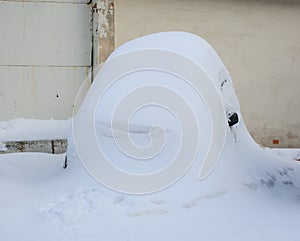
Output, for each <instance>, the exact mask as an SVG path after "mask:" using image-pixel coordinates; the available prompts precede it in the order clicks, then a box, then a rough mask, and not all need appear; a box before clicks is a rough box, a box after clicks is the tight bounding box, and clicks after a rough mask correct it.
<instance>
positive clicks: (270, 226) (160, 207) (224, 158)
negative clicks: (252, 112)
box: [0, 33, 300, 241]
mask: <svg viewBox="0 0 300 241" xmlns="http://www.w3.org/2000/svg"><path fill="white" fill-rule="evenodd" d="M169 35H171V36H169ZM174 36H175V37H174ZM176 36H177V37H178V39H179V40H180V41H179V42H180V44H178V46H189V48H187V49H182V51H183V52H184V51H188V52H190V53H189V54H190V55H194V57H195V58H196V59H197V58H200V59H198V60H197V61H198V62H199V63H201V61H203V63H202V65H201V66H206V68H205V70H206V71H207V72H208V74H209V75H210V76H212V77H213V78H214V79H213V80H212V81H214V85H215V86H216V88H215V91H218V92H220V93H219V95H215V97H216V98H220V96H221V98H223V100H222V101H223V102H224V103H223V104H224V106H223V105H222V108H224V109H222V110H221V111H222V113H221V115H220V116H221V118H223V119H224V118H225V113H226V114H228V113H232V111H234V112H236V113H238V114H239V117H240V120H239V122H238V124H237V125H235V126H233V127H229V126H228V125H227V123H226V119H224V123H221V124H224V126H221V127H224V129H220V130H221V131H222V130H225V131H226V135H225V139H224V148H222V152H221V155H220V158H219V162H218V165H216V167H215V168H214V169H213V171H212V172H211V174H210V175H209V176H208V177H207V178H206V179H204V180H199V178H198V177H199V170H200V169H201V167H202V162H201V160H200V158H199V157H202V156H203V153H197V156H196V158H195V161H194V162H193V164H192V165H191V167H190V168H189V169H188V170H187V172H186V173H185V175H183V177H182V178H180V179H179V180H178V181H177V182H175V183H174V184H173V185H171V186H169V187H168V188H165V189H163V190H160V191H158V192H152V193H150V194H146V195H130V194H124V193H121V192H116V191H113V190H111V189H108V188H107V187H105V186H103V185H101V184H99V183H98V182H96V180H95V179H94V178H93V177H92V176H90V175H89V174H88V172H87V171H86V170H85V168H84V167H83V165H82V163H81V161H80V159H79V157H78V154H77V153H78V149H76V148H75V145H74V142H75V144H76V141H78V140H76V139H73V135H70V137H69V138H68V153H67V156H68V164H69V165H68V167H67V168H66V169H64V168H63V165H64V160H65V159H64V157H65V155H64V154H62V155H51V154H40V153H18V154H3V155H0V190H1V194H0V213H1V216H0V240H1V241H2V240H3V241H21V240H22V241H23V240H30V241H38V240H44V241H60V240H61V241H71V240H72V241H73V240H76V241H154V240H157V241H165V240H172V241H173V240H174V241H199V240H207V241H219V240H222V241H253V240H255V241H282V240H286V241H299V240H300V161H296V160H298V159H299V158H300V149H270V148H263V147H260V146H259V145H258V144H257V143H255V142H254V141H253V139H252V138H251V137H250V135H249V133H248V131H247V129H246V127H245V125H244V122H243V119H242V116H241V113H240V110H239V104H238V100H237V97H236V95H235V93H234V89H233V86H232V82H231V79H230V76H229V74H228V73H227V70H226V68H225V67H224V66H223V64H222V62H220V60H219V59H218V57H217V55H216V53H214V52H213V50H212V49H211V48H210V47H209V46H208V45H207V43H205V42H204V41H203V40H201V39H200V40H199V38H198V37H196V36H191V35H190V34H186V33H166V34H162V36H157V35H153V36H151V37H150V38H149V39H148V40H149V41H148V44H149V45H150V46H148V48H149V49H150V50H151V49H152V50H153V48H151V47H153V46H151V45H152V44H153V40H155V39H156V38H157V37H159V38H158V39H156V40H155V41H157V43H158V45H159V46H160V44H162V45H163V43H162V42H161V41H160V40H161V37H162V38H164V37H167V38H169V37H171V39H172V41H171V42H172V43H173V44H174V42H176V41H175V40H176ZM151 38H153V39H151ZM182 39H183V40H184V41H186V42H185V44H183V43H182V41H181V40H182ZM191 39H192V40H193V41H192V42H190V40H191ZM155 41H154V42H155ZM169 42H170V41H167V42H165V43H167V44H166V46H163V47H162V48H168V47H169V44H168V43H169ZM140 44H143V43H142V42H141V43H140ZM175 45H176V44H175ZM193 45H195V46H196V47H195V49H194V48H192V47H193ZM132 46H136V45H135V44H132ZM127 47H128V46H127ZM129 47H130V44H129ZM142 47H143V46H142ZM198 47H199V48H200V50H203V51H202V52H201V51H200V53H203V54H204V56H202V57H201V54H200V55H199V54H198V53H196V51H194V50H197V48H198ZM125 49H126V46H125ZM121 50H122V49H121ZM152 50H151V51H152ZM121 52H122V51H121ZM146 52H147V51H146ZM148 52H149V51H148ZM194 52H195V53H194ZM154 53H155V54H157V50H154ZM164 53H165V52H164ZM168 54H170V52H167V56H168ZM177 54H178V53H177ZM172 56H175V57H178V56H177V55H174V54H173V55H172ZM199 56H200V57H199ZM207 56H208V57H209V58H207ZM131 57H132V56H131ZM133 57H134V56H133ZM201 58H202V59H201ZM182 59H184V60H186V59H185V58H182V56H181V58H179V60H182ZM148 60H149V59H147V61H148ZM189 61H190V60H189ZM170 62H171V61H170ZM215 63H217V64H215ZM161 64H162V65H164V61H162V62H161ZM126 66H127V62H126ZM150 67H151V66H150ZM175 67H176V65H175ZM188 67H189V66H188ZM218 68H219V69H218ZM120 69H121V68H120ZM113 70H114V71H115V70H116V69H113ZM147 71H148V70H147ZM147 71H145V73H144V74H145V75H144V76H143V78H136V79H137V80H143V81H144V80H145V79H147V78H146V77H147V76H148V74H149V76H150V75H153V76H155V77H156V78H151V80H150V81H154V80H155V81H156V82H157V83H156V84H157V85H158V84H159V83H158V80H159V78H162V79H163V81H164V85H165V86H168V85H169V86H170V89H171V87H172V88H177V89H176V91H183V92H182V96H185V97H186V98H185V101H186V102H190V104H191V105H190V106H192V107H193V105H194V106H195V107H196V108H195V109H197V110H198V112H199V113H197V111H195V115H197V114H198V119H199V120H200V124H203V125H204V126H203V127H202V129H201V130H202V132H201V134H205V133H206V134H207V133H208V132H205V131H206V129H210V128H212V127H215V126H211V124H210V123H212V122H211V119H209V118H211V117H210V116H209V115H208V114H207V113H208V111H209V109H208V108H206V106H205V105H204V104H203V103H202V102H203V99H201V98H198V99H197V97H199V95H198V96H197V93H195V91H194V90H189V91H187V92H186V93H185V94H184V91H186V90H187V88H188V87H189V85H186V84H185V83H182V79H179V78H177V77H176V76H174V75H172V76H167V75H166V74H162V73H161V72H162V71H161V69H159V71H157V73H150V72H149V71H148V72H147ZM215 72H216V73H215ZM112 74H115V72H113V73H112ZM139 74H140V73H137V75H132V76H129V77H130V78H132V81H135V80H136V79H135V78H134V77H140V75H139ZM127 77H128V76H127ZM203 78H204V77H203ZM218 78H219V79H218ZM204 79H205V78H204ZM205 80H209V81H210V79H207V78H206V79H205ZM220 80H221V81H220ZM97 81H99V79H98V80H97V78H96V80H95V81H94V84H93V85H92V87H91V88H92V89H93V88H94V87H95V83H96V84H97ZM168 81H169V82H168ZM100 83H101V82H100ZM128 83H130V84H132V83H135V82H130V81H125V82H124V83H123V86H122V84H121V85H119V86H112V88H111V89H110V90H111V91H114V90H115V91H121V90H124V88H127V87H128V86H129V84H128ZM149 83H150V82H149ZM149 83H146V82H145V83H143V85H145V84H148V85H149ZM151 83H152V82H151ZM137 84H139V83H137ZM119 87H120V88H119ZM118 88H119V89H118ZM130 88H131V87H130ZM132 89H135V88H134V86H132ZM164 89H166V88H165V87H164ZM212 90H214V88H212ZM97 91H99V89H96V91H95V89H94V93H95V92H97ZM129 91H130V90H129ZM89 93H90V92H89ZM89 93H88V94H87V98H88V97H89ZM128 93H129V92H128ZM96 94H97V93H96ZM154 94H156V93H154ZM198 94H199V93H198ZM212 94H215V93H212ZM107 96H108V97H107V99H106V100H105V98H106V97H105V96H104V98H103V99H102V100H103V102H104V104H103V103H102V107H103V108H104V109H103V108H100V111H99V113H96V118H95V120H96V124H95V126H92V128H95V135H96V136H97V138H98V141H99V142H100V144H101V145H102V147H103V150H106V151H107V153H108V154H110V155H111V156H110V157H111V158H112V159H113V160H117V161H118V162H116V163H115V164H116V165H117V164H120V165H122V162H123V161H128V160H127V159H128V156H126V157H123V158H121V156H118V155H115V154H117V152H119V149H118V148H116V146H115V143H114V141H115V139H113V131H112V130H111V129H110V128H109V126H105V125H103V123H106V122H105V121H106V119H105V118H106V117H107V116H105V114H107V113H108V112H109V111H110V110H112V109H114V107H115V106H114V104H112V103H113V101H115V102H116V103H118V102H119V101H118V100H117V99H116V98H117V97H118V96H122V94H121V93H119V95H118V94H109V93H108V94H107ZM194 97H195V99H193V98H194ZM208 97H209V96H208ZM112 100H113V101H112ZM105 101H107V102H105ZM92 104H93V103H92ZM216 104H218V103H217V102H216ZM83 106H84V105H83ZM87 106H88V107H87V108H89V107H90V105H87ZM100 107H101V103H100ZM217 107H218V106H217ZM105 108H106V109H105ZM148 110H149V111H150V114H149V113H148V116H147V113H146V115H145V116H146V117H145V116H143V117H141V118H136V119H135V121H136V122H137V125H132V126H128V127H129V128H128V129H122V130H121V129H118V130H121V131H120V132H118V134H120V135H118V136H117V138H123V136H125V135H124V133H125V132H126V131H127V132H130V134H131V136H132V139H133V141H134V142H135V143H136V144H137V145H139V146H143V145H144V146H145V143H146V146H147V144H148V143H147V142H146V141H149V131H150V129H149V128H148V127H149V125H145V123H148V121H149V119H151V118H152V117H153V119H155V121H156V120H157V117H163V118H162V119H163V120H162V123H163V122H168V121H169V119H168V118H169V116H167V115H166V116H165V115H164V114H162V112H161V110H159V111H160V112H158V113H159V114H153V112H152V109H151V108H150V109H148ZM199 110H200V111H199ZM79 113H80V112H79ZM83 113H84V112H83ZM103 116H104V117H105V118H103ZM179 116H180V114H179ZM83 117H84V118H85V117H86V116H83ZM97 117H100V119H97ZM180 117H182V118H185V117H186V116H180ZM84 118H83V120H85V119H84ZM204 118H207V119H206V120H204ZM133 119H134V118H133ZM223 119H222V120H223ZM166 120H167V121H166ZM18 122H19V124H18V125H17V124H16V123H18ZM20 122H21V123H20ZM26 122H27V121H24V120H17V121H12V122H6V123H5V122H2V123H0V134H1V135H2V137H1V139H0V142H1V141H6V140H9V139H12V140H14V139H15V138H14V135H15V136H17V137H20V138H21V139H22V138H23V137H24V138H26V139H27V140H28V139H29V140H30V139H31V140H32V139H35V138H42V139H45V138H44V137H45V136H46V137H47V136H48V137H51V138H54V136H55V138H60V137H61V136H65V135H66V132H67V131H66V129H68V127H69V123H68V122H66V123H62V125H60V124H58V123H56V124H58V125H59V126H60V128H53V126H55V125H53V126H52V127H51V128H50V127H49V128H48V127H47V124H46V122H44V124H45V125H44V126H43V127H42V128H41V130H40V131H38V132H35V133H31V132H30V131H29V132H28V129H29V128H28V127H31V126H39V123H38V121H33V122H31V121H30V120H28V122H27V124H24V123H26ZM170 123H171V124H172V125H168V124H170ZM52 124H55V123H54V122H52V123H51V125H52ZM79 124H80V123H79ZM121 124H123V123H121ZM148 124H149V123H148ZM173 124H174V122H172V121H171V119H170V122H168V123H167V127H170V126H171V127H172V128H169V129H167V130H166V133H165V134H166V136H167V137H171V138H169V139H171V144H170V145H169V146H168V144H167V145H166V148H165V149H164V150H166V151H167V152H171V151H174V150H175V151H176V150H177V149H176V148H173V146H172V145H173V144H174V143H175V144H178V143H180V142H178V141H177V142H176V140H181V139H180V138H181V133H180V132H178V130H175V131H174V129H173V127H174V128H175V129H176V127H177V125H176V124H174V125H173ZM151 125H152V123H150V126H151ZM122 126H124V125H121V127H122ZM79 127H80V128H82V129H83V132H82V133H84V132H86V131H87V129H86V126H85V125H82V126H80V125H79ZM90 127H91V126H90ZM179 129H180V128H179ZM58 130H60V131H58ZM73 131H74V128H73ZM193 131H194V129H193ZM195 132H196V131H195ZM82 133H81V134H82ZM196 134H197V133H196ZM209 134H212V133H208V134H207V136H208V139H207V140H206V139H205V138H204V139H205V140H204V141H202V144H203V143H204V144H205V142H207V143H208V144H209V141H211V140H210V139H209V138H210V136H211V135H209ZM192 135H193V133H192ZM192 135H191V136H192ZM75 137H76V135H75ZM77 137H78V136H77ZM92 137H94V136H92ZM201 137H203V136H201V135H200V138H201ZM17 139H18V138H17ZM153 140H155V139H153ZM172 141H174V143H173V142H172ZM218 141H219V140H218ZM220 141H222V140H220ZM82 144H83V146H81V147H80V148H83V149H87V150H88V152H90V153H92V154H93V151H95V150H93V149H92V148H91V146H90V142H89V140H86V142H83V143H82ZM190 144H191V145H192V144H193V143H190ZM77 147H78V146H77ZM169 147H171V148H169ZM213 147H214V146H213ZM200 148H201V147H200ZM200 150H201V149H200ZM95 153H96V152H95ZM123 154H124V153H123ZM204 154H205V153H204ZM126 158H127V159H126ZM154 158H156V156H155V157H154ZM164 159H166V158H163V157H161V156H158V160H161V161H163V160H164ZM100 161H102V160H100ZM128 163H131V162H130V161H129V162H128ZM158 164H160V162H158ZM163 164H165V163H163ZM150 165H151V162H150ZM124 168H126V165H125V167H124ZM89 171H90V170H89ZM100 171H101V170H100ZM115 178H118V176H116V177H115Z"/></svg>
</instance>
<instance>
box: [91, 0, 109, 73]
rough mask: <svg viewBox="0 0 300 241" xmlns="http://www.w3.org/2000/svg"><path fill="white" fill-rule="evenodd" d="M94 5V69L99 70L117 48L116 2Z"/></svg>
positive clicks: (98, 2)
mask: <svg viewBox="0 0 300 241" xmlns="http://www.w3.org/2000/svg"><path fill="white" fill-rule="evenodd" d="M92 5H93V7H92V11H93V34H94V40H93V54H94V58H93V67H94V69H97V68H98V66H99V65H101V64H103V63H104V62H105V60H106V59H107V57H108V56H109V55H110V54H111V52H112V51H113V50H114V48H115V17H114V0H98V1H95V2H93V3H92Z"/></svg>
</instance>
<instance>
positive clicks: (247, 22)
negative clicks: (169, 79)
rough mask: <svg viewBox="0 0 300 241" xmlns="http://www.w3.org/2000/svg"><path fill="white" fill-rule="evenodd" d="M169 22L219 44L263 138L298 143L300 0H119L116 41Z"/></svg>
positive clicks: (250, 122)
mask: <svg viewBox="0 0 300 241" xmlns="http://www.w3.org/2000/svg"><path fill="white" fill-rule="evenodd" d="M297 2H299V3H297ZM168 30H182V31H189V32H192V33H195V34H197V35H199V36H202V37H203V38H205V39H206V40H207V41H208V42H210V43H211V45H212V46H213V47H214V48H215V49H216V51H217V52H218V53H219V55H220V57H221V59H222V60H223V62H224V63H225V65H226V66H227V67H228V69H229V71H230V73H231V76H232V79H233V81H234V84H235V88H236V92H237V95H238V97H239V100H240V104H241V109H242V113H243V116H244V119H245V122H246V125H247V127H248V129H249V130H250V132H251V134H252V135H253V137H254V138H255V139H256V140H257V141H258V142H259V143H261V144H263V145H266V146H278V147H279V146H280V147H300V107H299V105H300V1H289V0H285V1H284V0H282V1H275V0H273V1H272V0H261V1H251V0H244V1H243V0H241V1H229V0H214V1H207V0H185V1H183V0H151V1H149V0H118V1H117V3H116V45H117V46H118V45H120V44H122V43H124V42H126V41H128V40H130V39H133V38H136V37H138V36H142V35H145V34H149V33H154V32H159V31H168ZM273 140H279V144H277V145H274V144H273Z"/></svg>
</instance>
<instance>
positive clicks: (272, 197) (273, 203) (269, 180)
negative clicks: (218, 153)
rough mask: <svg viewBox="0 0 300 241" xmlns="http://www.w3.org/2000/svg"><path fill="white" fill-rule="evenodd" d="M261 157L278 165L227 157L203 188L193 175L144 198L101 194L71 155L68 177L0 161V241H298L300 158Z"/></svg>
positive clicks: (56, 163)
mask: <svg viewBox="0 0 300 241" xmlns="http://www.w3.org/2000/svg"><path fill="white" fill-rule="evenodd" d="M262 151H264V152H268V156H269V157H270V156H272V155H274V159H276V158H277V157H283V159H282V165H280V166H276V167H275V166H272V165H269V166H268V167H264V168H263V169H262V170H260V168H261V165H260V163H259V161H257V160H255V158H254V159H251V160H246V161H251V163H248V165H246V164H245V160H240V159H239V158H238V157H235V156H232V158H231V159H222V160H221V161H220V163H219V165H218V166H217V168H216V170H215V171H214V172H213V173H212V174H211V176H210V177H209V178H207V179H206V180H205V181H201V182H200V181H194V180H196V179H194V180H193V179H192V177H193V174H196V173H195V172H193V171H192V172H191V173H189V174H188V175H186V176H185V177H184V178H183V179H181V180H180V181H179V182H177V183H176V184H174V185H173V186H172V187H170V188H169V189H167V190H165V191H162V192H159V193H154V194H150V195H145V196H130V195H124V194H120V193H117V192H113V191H110V190H109V189H107V188H105V187H103V186H102V185H100V184H99V183H97V182H96V181H94V179H93V178H92V177H90V176H89V175H88V174H87V172H86V171H85V170H84V168H83V167H82V165H81V163H80V161H79V159H78V158H77V156H76V153H75V152H74V150H69V154H68V156H69V166H68V168H67V169H63V161H64V156H63V155H50V154H37V153H26V154H24V153H22V154H5V155H1V156H0V189H1V199H0V212H1V218H0V240H5V241H9V240H12V241H18V240H46V241H48V240H49V241H50V240H51V241H52V240H53V241H54V240H55V241H58V240H80V241H81V240H87V241H92V240H97V241H98V240H103V241H106V240H114V241H119V240H120V241H121V240H128V241H129V240H130V241H135V240H136V241H137V240H149V241H150V240H151V241H152V240H193V241H194V240H230V241H232V240H239V241H240V240H272V241H275V240H278V241H281V240H288V241H292V240H295V241H298V240H299V237H300V231H299V230H300V229H299V225H300V185H299V184H300V162H296V161H295V160H294V158H296V157H297V156H299V155H300V150H299V149H293V150H290V149H282V150H272V149H267V150H263V149H262ZM273 153H274V154H273ZM252 157H255V154H254V155H253V156H252ZM274 167H275V169H274ZM274 170H275V171H274Z"/></svg>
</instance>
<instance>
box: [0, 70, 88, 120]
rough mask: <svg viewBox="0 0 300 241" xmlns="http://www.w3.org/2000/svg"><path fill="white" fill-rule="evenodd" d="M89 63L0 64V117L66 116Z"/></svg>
mask: <svg viewBox="0 0 300 241" xmlns="http://www.w3.org/2000/svg"><path fill="white" fill-rule="evenodd" d="M89 70H90V68H89V67H42V66H39V67H31V66H19V67H17V66H0V120H7V119H13V118H17V117H24V118H38V119H49V118H54V119H67V118H69V117H71V115H72V109H73V103H74V99H75V96H76V94H77V91H78V89H79V87H80V86H81V84H82V83H83V81H84V80H85V79H86V77H87V76H88V72H89Z"/></svg>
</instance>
